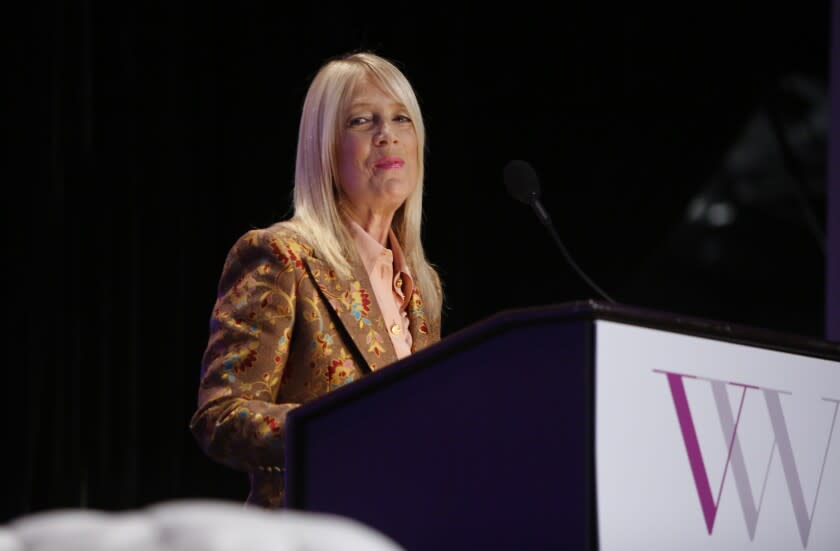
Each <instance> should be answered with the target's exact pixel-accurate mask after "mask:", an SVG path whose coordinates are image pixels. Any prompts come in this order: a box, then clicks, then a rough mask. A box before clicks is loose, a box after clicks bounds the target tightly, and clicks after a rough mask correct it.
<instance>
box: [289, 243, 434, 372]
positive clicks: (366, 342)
mask: <svg viewBox="0 0 840 551" xmlns="http://www.w3.org/2000/svg"><path fill="white" fill-rule="evenodd" d="M303 262H304V264H305V265H306V269H307V272H308V273H309V276H310V277H311V278H312V279H313V280H314V281H315V283H316V286H317V288H318V290H319V292H320V293H321V298H322V299H323V300H324V303H325V304H326V305H327V307H328V308H330V309H331V310H332V311H333V312H335V315H336V316H335V317H336V318H337V319H338V320H339V321H340V322H341V325H342V326H343V327H344V329H345V331H346V333H347V334H348V335H349V336H350V339H351V340H352V341H353V344H354V345H355V347H356V349H357V351H358V352H359V355H360V356H361V357H362V358H363V359H364V361H365V362H366V363H367V367H368V368H369V369H371V370H376V369H379V368H381V367H383V366H385V365H388V364H390V363H393V362H395V361H397V354H396V352H395V351H394V345H393V343H392V342H391V338H390V337H389V336H388V330H387V327H386V326H385V322H384V319H383V316H382V311H381V310H380V308H379V304H377V302H376V298H375V297H374V295H373V288H372V287H371V284H370V279H369V278H368V275H367V272H366V271H365V268H364V266H361V265H359V264H358V263H353V264H351V267H352V270H353V273H352V278H351V279H349V280H345V279H341V278H339V277H338V276H337V275H336V273H335V270H333V268H332V267H331V266H330V265H329V264H327V263H326V262H324V261H323V260H321V259H319V258H315V257H313V256H307V257H304V258H303ZM407 314H408V319H409V332H410V333H411V338H412V346H411V349H412V352H415V351H417V350H421V349H423V348H425V347H427V346H428V345H429V344H430V338H431V328H430V327H429V324H428V321H427V319H426V315H425V311H424V309H423V300H422V297H421V296H420V292H419V291H418V290H417V288H416V287H415V288H414V289H413V291H412V293H411V297H410V298H409V303H408V308H407Z"/></svg>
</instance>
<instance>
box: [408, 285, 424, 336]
mask: <svg viewBox="0 0 840 551" xmlns="http://www.w3.org/2000/svg"><path fill="white" fill-rule="evenodd" d="M408 309H409V311H410V312H411V315H412V317H414V318H415V319H416V320H417V321H416V323H417V324H418V325H417V331H419V332H420V333H422V334H424V335H428V334H429V326H428V325H427V324H426V312H425V310H424V309H423V299H422V298H420V293H419V292H418V291H417V289H414V291H412V293H411V299H410V300H409V301H408Z"/></svg>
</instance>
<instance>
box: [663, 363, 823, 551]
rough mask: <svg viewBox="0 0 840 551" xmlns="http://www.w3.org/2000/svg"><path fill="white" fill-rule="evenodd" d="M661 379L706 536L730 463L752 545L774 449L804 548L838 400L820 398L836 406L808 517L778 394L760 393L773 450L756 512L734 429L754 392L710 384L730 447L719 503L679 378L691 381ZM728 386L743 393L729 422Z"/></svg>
mask: <svg viewBox="0 0 840 551" xmlns="http://www.w3.org/2000/svg"><path fill="white" fill-rule="evenodd" d="M662 373H665V375H666V376H667V377H668V384H669V386H670V389H671V396H672V398H673V400H674V407H675V409H676V412H677V419H678V421H679V424H680V430H681V432H682V437H683V442H684V443H685V448H686V452H687V454H688V461H689V465H690V466H691V472H692V475H693V476H694V484H695V486H696V488H697V494H698V497H699V498H700V507H701V509H702V511H703V517H704V519H705V521H706V528H707V530H708V531H709V534H711V533H712V530H713V529H714V524H715V518H716V515H717V510H718V505H719V504H720V496H721V492H722V491H723V484H724V482H725V480H726V474H727V472H728V470H729V465H730V463H731V464H732V475H733V476H734V477H735V484H736V488H737V490H738V497H739V500H740V502H741V509H742V511H743V513H744V520H745V522H746V525H747V532H748V533H749V536H750V541H752V540H753V539H754V537H755V530H756V525H757V523H758V515H759V512H760V510H761V503H762V501H763V499H764V489H765V487H766V485H767V476H768V474H769V472H770V466H771V463H772V460H773V452H774V451H775V450H776V448H778V450H779V457H780V458H781V462H782V470H783V472H784V474H785V480H786V482H787V487H788V492H789V493H790V498H791V503H792V505H793V510H794V515H795V518H796V524H797V527H798V528H799V535H800V538H801V540H802V546H803V547H807V545H808V537H809V535H810V532H811V524H812V521H813V515H814V512H816V505H817V497H818V496H819V490H820V485H821V484H822V476H823V472H824V470H825V464H826V459H827V458H828V451H829V448H830V446H831V437H832V434H833V432H834V425H835V422H836V421H837V412H838V405H840V400H834V399H831V398H823V400H825V401H829V402H834V415H833V417H832V421H831V428H830V429H829V433H828V442H827V443H826V448H825V454H824V456H823V464H822V468H821V469H820V475H819V480H818V482H817V490H816V493H815V495H814V502H813V505H812V507H811V513H810V514H809V513H808V510H807V507H806V506H805V497H804V493H803V491H802V484H801V482H800V479H799V471H798V470H797V468H796V462H795V460H794V457H793V448H792V446H791V442H790V434H789V432H788V429H787V424H786V423H785V418H784V414H783V412H782V405H781V402H780V400H779V394H780V391H777V390H770V389H761V390H762V393H763V395H764V400H765V402H766V404H767V410H768V412H769V413H770V423H771V425H772V428H773V434H774V436H775V440H774V442H773V447H772V448H771V449H770V457H769V459H768V462H767V469H766V470H765V472H764V482H763V484H762V490H761V495H760V496H759V502H758V506H756V503H755V499H754V497H753V493H752V487H751V485H750V481H749V476H748V474H747V469H746V464H745V462H744V455H743V452H742V450H741V444H740V441H739V439H738V423H739V421H740V418H741V411H742V410H743V406H744V398H745V397H746V393H747V390H748V389H749V388H758V387H753V386H748V385H741V384H736V383H726V382H724V381H716V380H711V381H710V383H711V385H712V393H713V395H714V398H715V404H716V406H717V411H718V417H719V418H720V424H721V429H722V431H723V437H724V439H725V440H726V442H727V444H728V447H727V458H726V464H725V466H724V471H723V476H722V477H721V481H720V488H719V489H718V493H717V499H714V498H713V497H712V490H711V485H710V484H709V476H708V473H707V471H706V466H705V463H704V461H703V455H702V453H701V451H700V443H699V441H698V439H697V432H696V430H695V428H694V420H693V418H692V415H691V409H690V408H689V405H688V398H687V397H686V393H685V387H684V386H683V381H682V379H683V377H686V376H687V377H689V378H694V377H691V376H690V375H682V374H678V373H670V372H662ZM727 384H733V385H736V386H740V387H742V389H743V390H742V393H741V399H740V404H739V405H738V414H737V417H736V418H735V419H733V417H732V407H731V404H730V401H729V395H728V393H727V392H726V385H727Z"/></svg>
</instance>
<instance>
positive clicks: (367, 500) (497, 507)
mask: <svg viewBox="0 0 840 551" xmlns="http://www.w3.org/2000/svg"><path fill="white" fill-rule="evenodd" d="M637 317H639V316H638V315H637V314H635V313H633V314H632V315H631V314H627V313H623V312H621V311H617V310H610V309H604V307H602V306H598V305H597V304H595V305H593V303H586V304H579V303H578V304H572V305H566V306H560V307H553V308H545V309H534V310H528V311H518V312H505V313H502V314H499V315H497V316H495V317H493V318H491V319H489V320H486V321H485V322H482V323H480V324H477V325H476V326H474V327H471V328H468V329H466V330H463V331H461V332H459V333H458V334H456V335H452V336H450V337H448V338H447V339H444V341H442V342H441V343H439V344H438V345H435V346H433V347H431V348H429V349H426V350H424V351H421V352H420V353H417V354H415V355H413V356H411V357H409V358H406V359H405V360H403V361H401V362H398V363H396V364H393V365H391V366H389V367H387V368H385V369H383V370H381V371H378V372H376V373H373V374H371V375H370V376H368V377H365V378H363V379H362V380H360V381H357V382H354V383H352V384H350V385H348V386H346V387H344V388H342V389H339V390H337V391H335V392H333V393H331V394H328V395H326V396H324V397H322V398H320V399H318V400H316V401H314V402H311V403H309V404H306V405H304V406H302V407H300V408H298V409H296V410H294V411H293V412H292V413H291V414H290V417H289V424H288V434H287V446H288V459H287V465H288V471H287V505H288V506H289V507H291V508H298V509H304V510H310V511H321V512H330V513H336V514H340V515H345V516H348V517H352V518H355V519H357V520H359V521H361V522H363V523H365V524H367V525H370V526H372V527H374V528H376V529H378V530H381V531H382V532H384V533H385V534H387V535H389V536H390V537H392V538H393V539H394V540H396V541H397V542H398V543H400V544H401V545H403V546H404V547H405V548H406V549H408V550H409V551H414V550H425V549H435V550H441V549H517V550H519V549H599V548H600V549H621V550H625V549H649V550H652V549H674V548H679V549H700V548H701V547H702V548H703V549H748V548H750V547H749V546H750V545H754V546H755V549H777V548H778V549H798V548H804V547H803V541H804V542H805V543H807V549H829V548H831V549H837V548H838V546H837V542H840V532H838V528H837V527H836V526H840V523H837V522H836V520H835V519H837V518H840V501H838V499H840V450H838V449H836V448H838V447H840V444H838V443H837V441H838V440H840V436H837V435H836V432H838V425H840V423H837V422H836V421H837V409H838V407H837V406H838V403H840V362H838V359H840V350H838V351H837V352H838V353H837V354H836V357H834V356H833V354H834V352H835V351H834V349H832V348H828V349H821V352H822V356H823V357H813V356H810V355H807V354H805V355H803V354H797V353H792V352H781V351H779V350H772V349H769V348H766V347H762V346H750V345H745V344H735V343H733V342H727V341H724V340H721V339H718V338H712V337H708V336H707V337H698V336H692V335H688V334H684V332H675V331H669V330H662V329H652V328H650V327H645V326H641V325H639V323H636V318H637ZM826 350H827V351H826ZM826 356H827V357H826ZM817 388H820V389H821V393H820V392H817V393H816V394H814V391H815V390H816V389H817ZM817 394H818V396H817ZM832 436H834V444H833V445H832V444H831V442H830V440H831V438H832ZM762 462H763V463H762ZM794 465H795V467H794ZM792 469H795V471H794V470H792ZM748 490H749V491H748ZM750 492H751V495H752V497H753V501H752V503H753V507H752V508H750V507H748V505H749V504H750V502H749V499H747V498H748V497H749V495H748V494H750ZM745 504H746V505H745ZM745 519H748V520H745ZM832 521H834V522H832ZM835 525H836V526H835ZM782 532H784V534H782ZM803 534H804V536H803ZM803 537H804V538H805V539H804V540H803ZM791 542H793V543H795V544H796V546H794V547H791V546H787V547H774V546H775V545H777V544H778V545H780V544H781V543H784V544H786V545H787V544H790V543H791ZM830 542H833V543H834V547H826V545H827V544H828V543H830Z"/></svg>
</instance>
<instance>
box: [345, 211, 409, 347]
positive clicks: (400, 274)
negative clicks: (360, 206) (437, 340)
mask: <svg viewBox="0 0 840 551" xmlns="http://www.w3.org/2000/svg"><path fill="white" fill-rule="evenodd" d="M350 233H351V234H352V235H353V239H354V240H355V242H356V250H357V251H358V252H359V256H360V257H361V259H362V264H364V267H365V270H367V273H368V277H369V278H370V284H371V286H372V287H373V294H374V295H375V296H376V302H377V304H379V309H380V310H382V317H383V318H385V325H386V326H387V327H388V336H389V337H391V342H392V343H393V344H394V351H395V352H396V353H397V357H398V358H400V359H402V358H405V357H406V356H408V355H409V354H411V344H412V343H411V333H409V331H408V314H407V313H406V307H407V306H408V300H409V298H410V297H411V292H412V290H413V289H414V282H413V281H412V279H411V274H409V273H408V265H407V264H406V262H405V257H404V256H403V252H402V249H401V248H400V244H399V242H398V241H397V238H396V236H395V235H394V232H393V230H391V231H390V234H389V236H388V241H389V244H390V245H391V248H390V249H387V248H385V247H383V246H382V245H380V244H379V242H378V241H376V239H374V238H373V237H371V236H370V234H368V233H367V232H366V231H365V230H364V229H363V228H362V227H361V226H360V225H358V224H357V223H355V222H352V221H351V222H350Z"/></svg>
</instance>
